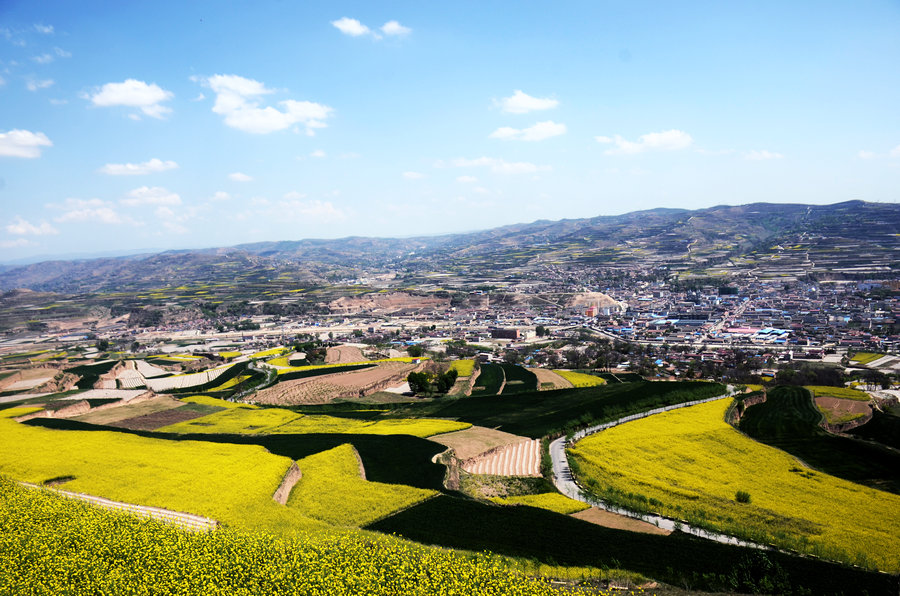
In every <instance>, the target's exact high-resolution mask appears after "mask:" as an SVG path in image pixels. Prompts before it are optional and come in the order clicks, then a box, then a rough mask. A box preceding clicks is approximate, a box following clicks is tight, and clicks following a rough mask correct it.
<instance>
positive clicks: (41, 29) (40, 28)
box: [34, 23, 53, 35]
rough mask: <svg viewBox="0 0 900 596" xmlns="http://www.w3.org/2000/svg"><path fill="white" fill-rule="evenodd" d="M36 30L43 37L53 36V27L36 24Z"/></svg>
mask: <svg viewBox="0 0 900 596" xmlns="http://www.w3.org/2000/svg"><path fill="white" fill-rule="evenodd" d="M34 30H35V31H37V32H38V33H41V34H43V35H53V25H43V24H41V23H35V24H34Z"/></svg>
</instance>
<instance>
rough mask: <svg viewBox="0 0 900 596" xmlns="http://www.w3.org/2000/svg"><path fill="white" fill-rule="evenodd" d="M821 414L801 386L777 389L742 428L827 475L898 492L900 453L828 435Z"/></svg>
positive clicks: (747, 414) (750, 413)
mask: <svg viewBox="0 0 900 596" xmlns="http://www.w3.org/2000/svg"><path fill="white" fill-rule="evenodd" d="M820 420H821V413H820V412H819V409H818V408H817V407H816V406H815V404H814V402H813V400H812V399H811V398H810V395H809V393H807V392H806V391H805V390H804V389H802V388H800V387H776V388H774V389H772V390H770V391H769V392H768V396H767V399H766V401H765V402H764V403H761V404H757V405H755V406H751V407H749V408H747V411H746V412H745V413H744V416H743V417H742V418H741V422H740V429H741V431H742V432H744V433H746V434H747V435H749V436H750V437H752V438H754V439H756V440H757V441H761V442H763V443H766V444H767V445H771V446H773V447H777V448H778V449H781V450H784V451H786V452H788V453H790V454H791V455H794V456H795V457H797V458H799V459H800V460H801V461H803V462H805V463H807V464H808V465H810V466H812V467H814V468H816V469H818V470H821V471H823V472H825V473H827V474H831V475H833V476H837V477H839V478H844V479H845V480H850V481H852V482H859V483H861V484H865V485H867V486H871V487H873V488H878V489H882V490H887V491H890V492H893V493H900V454H898V453H897V452H894V451H890V450H887V449H884V448H882V447H880V446H879V445H875V444H869V443H865V442H862V441H855V440H852V439H848V438H846V437H841V436H837V435H832V434H830V433H828V432H826V431H825V430H824V429H822V428H820V427H819V421H820Z"/></svg>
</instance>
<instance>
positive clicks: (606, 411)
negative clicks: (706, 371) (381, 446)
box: [306, 381, 725, 439]
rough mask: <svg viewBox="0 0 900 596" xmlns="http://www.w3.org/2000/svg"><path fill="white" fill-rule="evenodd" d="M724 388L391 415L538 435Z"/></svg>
mask: <svg viewBox="0 0 900 596" xmlns="http://www.w3.org/2000/svg"><path fill="white" fill-rule="evenodd" d="M724 392H725V388H724V387H723V386H722V385H719V384H718V383H705V382H699V381H675V382H658V383H650V382H646V381H643V382H640V383H615V384H609V385H604V386H598V387H587V388H584V389H559V390H557V391H534V392H529V393H519V394H515V395H494V396H491V395H486V396H482V397H478V398H477V399H472V398H463V399H455V400H453V399H451V400H435V401H433V402H431V403H421V404H420V403H415V404H409V405H397V406H388V407H391V415H392V416H397V417H415V416H422V417H426V416H427V417H439V418H452V419H457V420H461V421H464V422H471V423H472V424H474V425H478V426H485V427H488V428H497V429H499V430H502V431H504V432H508V433H512V434H516V435H522V436H526V437H530V438H533V439H537V438H540V437H543V436H545V435H548V434H551V433H555V432H565V431H566V429H569V430H571V429H574V428H576V427H583V426H590V425H591V424H599V423H601V422H606V421H609V420H615V419H617V418H621V417H622V416H627V415H629V414H634V413H636V412H643V411H646V410H649V409H652V408H656V407H659V406H663V405H670V404H675V403H682V402H686V401H692V400H696V399H703V398H707V397H714V396H716V395H721V394H722V393H724ZM306 411H309V410H306Z"/></svg>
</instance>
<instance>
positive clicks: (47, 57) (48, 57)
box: [31, 54, 54, 64]
mask: <svg viewBox="0 0 900 596" xmlns="http://www.w3.org/2000/svg"><path fill="white" fill-rule="evenodd" d="M31 59H32V60H34V61H35V62H37V63H38V64H50V63H51V62H53V59H54V56H53V54H40V55H39V56H32V57H31Z"/></svg>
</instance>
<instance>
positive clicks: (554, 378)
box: [528, 368, 574, 391]
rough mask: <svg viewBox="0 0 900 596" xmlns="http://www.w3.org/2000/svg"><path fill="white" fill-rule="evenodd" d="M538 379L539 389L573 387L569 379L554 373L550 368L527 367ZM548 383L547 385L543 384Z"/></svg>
mask: <svg viewBox="0 0 900 596" xmlns="http://www.w3.org/2000/svg"><path fill="white" fill-rule="evenodd" d="M528 370H530V371H531V372H533V373H534V376H536V377H537V380H538V390H539V391H549V390H551V389H571V388H572V387H574V385H572V383H571V382H570V381H568V380H567V379H564V378H563V377H562V376H560V375H558V374H556V373H555V372H553V371H552V370H548V369H546V368H529V369H528ZM545 385H549V386H545Z"/></svg>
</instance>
